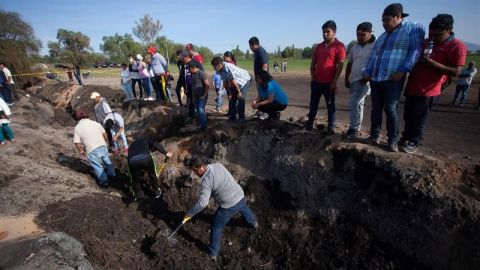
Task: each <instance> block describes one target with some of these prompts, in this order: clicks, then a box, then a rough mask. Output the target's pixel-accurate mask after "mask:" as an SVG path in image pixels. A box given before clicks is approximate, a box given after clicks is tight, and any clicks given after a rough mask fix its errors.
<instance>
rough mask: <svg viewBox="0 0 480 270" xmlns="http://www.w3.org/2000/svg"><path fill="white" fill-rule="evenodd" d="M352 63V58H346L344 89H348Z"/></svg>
mask: <svg viewBox="0 0 480 270" xmlns="http://www.w3.org/2000/svg"><path fill="white" fill-rule="evenodd" d="M352 65H353V61H352V58H348V64H347V68H346V70H345V87H347V88H350V73H351V72H352Z"/></svg>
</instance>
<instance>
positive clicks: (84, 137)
mask: <svg viewBox="0 0 480 270" xmlns="http://www.w3.org/2000/svg"><path fill="white" fill-rule="evenodd" d="M104 132H105V129H103V127H102V125H100V124H99V123H97V122H95V121H92V120H90V119H82V120H80V121H79V122H78V124H77V125H76V126H75V131H74V134H73V142H74V143H82V144H83V145H85V149H86V152H87V155H88V154H89V153H90V152H91V151H93V150H95V149H96V148H98V147H100V146H107V145H106V143H105V139H104V138H103V133H104Z"/></svg>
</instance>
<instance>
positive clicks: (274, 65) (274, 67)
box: [273, 60, 278, 73]
mask: <svg viewBox="0 0 480 270" xmlns="http://www.w3.org/2000/svg"><path fill="white" fill-rule="evenodd" d="M273 70H274V71H275V73H277V72H278V63H277V60H275V62H273Z"/></svg>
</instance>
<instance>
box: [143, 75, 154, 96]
mask: <svg viewBox="0 0 480 270" xmlns="http://www.w3.org/2000/svg"><path fill="white" fill-rule="evenodd" d="M141 80H142V85H143V89H144V90H145V95H146V96H147V97H151V96H152V88H150V85H151V84H152V83H151V82H150V77H147V78H143V79H141Z"/></svg>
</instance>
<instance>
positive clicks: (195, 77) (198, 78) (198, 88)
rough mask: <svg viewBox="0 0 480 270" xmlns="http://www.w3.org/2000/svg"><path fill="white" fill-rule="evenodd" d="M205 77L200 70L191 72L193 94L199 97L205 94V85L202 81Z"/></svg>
mask: <svg viewBox="0 0 480 270" xmlns="http://www.w3.org/2000/svg"><path fill="white" fill-rule="evenodd" d="M207 79H208V78H207V74H206V73H205V72H203V71H201V70H198V71H197V73H195V74H192V89H193V92H192V93H193V95H195V96H197V97H199V96H203V95H204V94H205V85H204V84H203V82H204V81H205V80H207Z"/></svg>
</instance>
